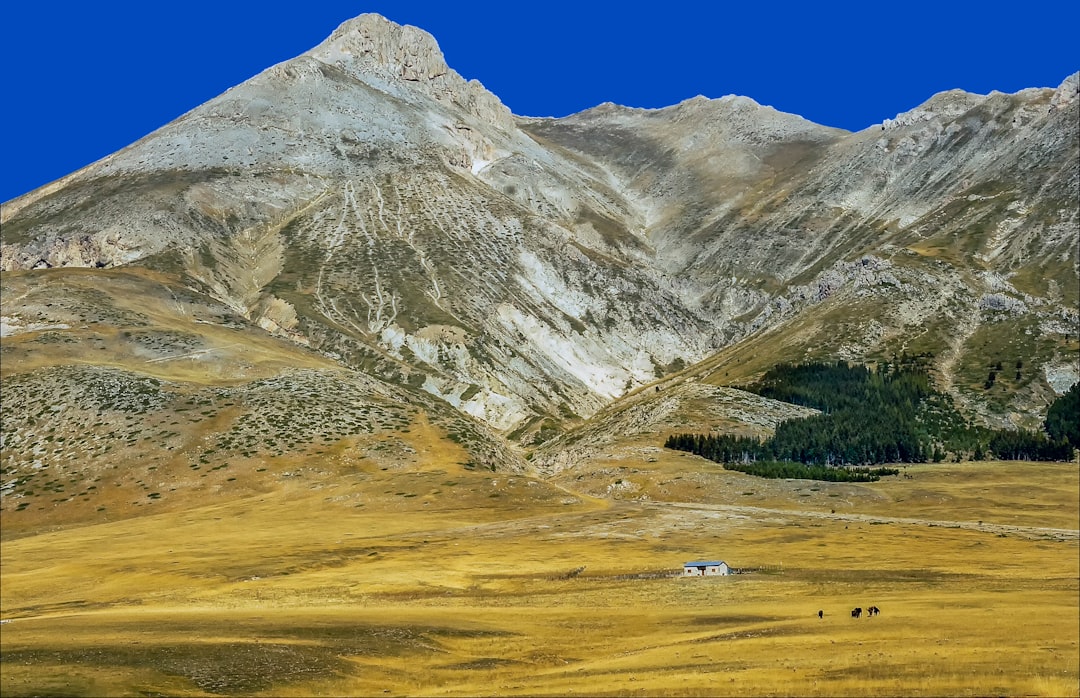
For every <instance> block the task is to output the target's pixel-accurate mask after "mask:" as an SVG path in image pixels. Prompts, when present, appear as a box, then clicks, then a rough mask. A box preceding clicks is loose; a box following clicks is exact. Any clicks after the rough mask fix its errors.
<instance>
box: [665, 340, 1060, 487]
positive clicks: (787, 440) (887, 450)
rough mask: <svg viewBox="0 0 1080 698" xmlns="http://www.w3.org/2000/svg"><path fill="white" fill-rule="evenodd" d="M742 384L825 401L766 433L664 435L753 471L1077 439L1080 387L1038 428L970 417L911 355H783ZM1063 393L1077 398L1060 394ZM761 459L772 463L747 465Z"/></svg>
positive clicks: (769, 393) (1019, 454)
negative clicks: (865, 359) (837, 358)
mask: <svg viewBox="0 0 1080 698" xmlns="http://www.w3.org/2000/svg"><path fill="white" fill-rule="evenodd" d="M747 389H748V390H750V391H752V392H755V393H757V394H759V395H762V396H764V397H769V398H773V399H776V400H782V401H784V402H790V403H794V404H797V405H802V406H804V407H812V408H815V409H818V410H821V414H817V415H814V416H811V417H806V418H802V419H793V420H787V421H784V422H781V423H780V424H779V425H777V427H776V431H775V433H774V434H773V436H771V437H769V438H767V439H758V438H755V437H747V436H735V435H731V434H673V435H672V436H670V437H669V438H668V440H667V442H666V443H665V444H664V445H665V446H666V447H667V448H672V449H676V450H681V451H688V452H691V453H695V454H697V455H700V456H703V457H705V458H708V459H710V460H713V461H716V462H719V463H724V464H725V467H728V466H731V467H732V469H740V470H741V469H743V468H749V467H752V468H753V469H756V470H758V471H761V472H760V473H759V472H754V473H752V474H763V475H764V473H765V471H769V472H780V471H782V470H784V468H782V467H780V466H781V465H785V464H786V465H785V467H788V472H795V471H797V470H798V469H797V468H794V464H802V465H803V466H813V467H814V468H823V469H825V471H823V472H824V474H827V475H828V477H824V476H823V472H819V471H818V470H805V471H801V472H812V473H814V475H813V476H809V475H772V476H773V477H809V479H830V478H833V477H838V478H842V477H845V476H844V475H834V474H832V473H829V472H828V471H829V470H835V469H837V468H840V469H845V468H851V467H852V466H867V465H879V464H882V463H925V462H928V461H934V462H940V461H942V460H944V459H945V458H946V457H947V456H948V455H949V454H950V453H951V454H952V455H953V456H954V458H955V460H957V461H959V460H961V459H962V458H967V457H970V458H972V459H975V460H982V459H984V458H987V457H991V456H992V457H995V458H997V459H999V460H1058V461H1061V460H1070V459H1071V458H1072V457H1073V445H1074V444H1073V443H1071V442H1070V441H1069V438H1068V433H1069V432H1068V428H1069V427H1073V426H1075V424H1076V423H1077V407H1076V404H1075V402H1076V400H1077V398H1076V397H1069V396H1070V393H1072V394H1073V395H1077V396H1080V390H1077V391H1076V392H1074V391H1070V393H1067V394H1066V396H1063V398H1062V400H1059V401H1057V402H1055V404H1054V405H1053V406H1051V409H1050V411H1049V413H1048V417H1047V423H1046V432H1045V433H1044V432H1041V431H1030V430H1023V429H1019V430H1016V429H1002V430H991V429H987V428H985V427H979V426H976V425H972V424H970V423H969V422H968V421H967V420H966V419H965V418H964V417H963V415H962V414H960V412H959V411H958V410H957V409H956V408H955V406H954V405H953V402H952V399H951V398H950V397H949V396H948V395H946V394H944V393H940V392H938V391H937V390H935V389H934V387H933V383H932V380H931V378H930V375H929V373H928V371H927V369H926V367H925V366H924V365H923V364H922V362H920V361H919V360H917V359H915V358H908V357H903V358H902V359H900V360H894V361H893V362H891V363H890V362H886V363H883V364H881V365H880V366H879V367H878V368H877V370H872V369H871V368H869V367H867V366H859V365H855V366H850V365H848V364H847V363H845V362H835V363H807V364H779V365H777V366H775V367H773V368H772V369H770V370H769V371H767V372H766V373H765V375H764V376H763V377H762V378H761V380H760V381H759V382H758V383H756V384H754V385H751V386H748V388H747ZM1066 398H1068V399H1069V400H1073V402H1072V403H1070V402H1067V401H1065V402H1063V400H1065V399H1066ZM1059 404H1063V405H1064V406H1062V407H1058V405H1059ZM1070 405H1072V406H1071V407H1070ZM1070 410H1071V411H1070ZM1051 418H1052V419H1051ZM1051 424H1053V425H1054V427H1053V429H1054V430H1051ZM1078 429H1080V427H1078ZM757 463H769V464H770V465H768V466H761V467H759V466H756V465H753V464H757ZM744 472H749V471H748V470H744ZM765 476H769V475H765Z"/></svg>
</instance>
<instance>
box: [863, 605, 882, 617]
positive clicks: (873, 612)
mask: <svg viewBox="0 0 1080 698" xmlns="http://www.w3.org/2000/svg"><path fill="white" fill-rule="evenodd" d="M879 613H881V609H880V608H878V607H877V606H871V607H870V608H868V609H866V614H867V615H870V616H876V615H877V614H879Z"/></svg>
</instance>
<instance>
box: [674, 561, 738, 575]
mask: <svg viewBox="0 0 1080 698" xmlns="http://www.w3.org/2000/svg"><path fill="white" fill-rule="evenodd" d="M727 574H731V568H730V567H728V566H727V565H726V564H724V565H709V566H708V567H706V568H705V570H704V571H702V570H701V569H699V568H697V567H683V576H686V577H701V576H706V577H714V576H720V575H727Z"/></svg>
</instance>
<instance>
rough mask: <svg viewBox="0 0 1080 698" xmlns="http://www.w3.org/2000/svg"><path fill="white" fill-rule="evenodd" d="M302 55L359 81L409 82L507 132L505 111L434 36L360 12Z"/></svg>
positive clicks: (412, 86) (507, 115) (507, 114)
mask: <svg viewBox="0 0 1080 698" xmlns="http://www.w3.org/2000/svg"><path fill="white" fill-rule="evenodd" d="M305 55H308V56H311V57H313V58H316V59H318V60H319V61H322V62H323V63H326V64H328V65H332V66H335V67H337V68H340V69H342V70H343V71H345V72H346V73H347V74H349V75H352V76H354V77H356V78H358V79H360V80H365V81H367V80H370V79H372V78H384V79H387V80H389V81H391V82H397V81H405V82H408V83H411V85H410V87H411V88H414V89H419V90H421V91H423V92H424V93H426V94H428V95H430V96H432V97H435V98H436V99H439V100H442V101H444V102H447V103H451V104H457V105H459V106H461V107H464V108H465V109H467V110H469V111H470V112H472V113H473V114H475V115H477V116H478V117H480V118H481V119H483V120H484V121H486V122H488V123H491V124H493V125H495V126H499V127H501V128H512V121H511V113H510V110H509V109H508V108H507V107H506V106H504V105H503V104H502V102H501V101H499V98H498V97H496V96H495V95H493V94H492V93H490V92H489V91H487V90H486V89H485V88H484V86H483V85H482V84H480V82H479V81H477V80H465V79H464V78H463V77H461V76H460V75H458V73H456V72H455V71H454V70H452V69H451V68H450V67H449V66H448V65H447V64H446V59H445V58H444V57H443V54H442V51H441V50H440V48H439V44H438V42H437V41H436V40H435V37H433V36H432V35H431V34H429V33H428V32H426V31H424V30H423V29H419V28H417V27H414V26H411V25H400V24H396V23H395V22H392V21H390V20H388V19H386V18H385V17H383V16H382V15H378V14H363V15H360V16H359V17H356V18H354V19H350V20H348V21H346V22H344V23H342V25H341V26H339V27H338V28H337V29H335V30H334V32H333V33H332V34H331V35H330V36H329V37H328V38H327V39H326V40H325V41H323V42H322V43H321V44H319V45H318V46H316V47H315V48H313V49H311V50H310V51H308V52H307V53H306V54H305Z"/></svg>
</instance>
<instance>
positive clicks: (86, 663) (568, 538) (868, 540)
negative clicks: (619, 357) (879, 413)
mask: <svg viewBox="0 0 1080 698" xmlns="http://www.w3.org/2000/svg"><path fill="white" fill-rule="evenodd" d="M410 437H411V438H412V439H413V444H414V446H415V448H416V451H417V455H416V458H417V464H416V467H413V468H400V469H388V470H382V469H380V468H367V469H365V468H351V469H347V470H343V471H340V472H335V473H334V474H333V477H325V478H321V479H319V478H315V477H308V478H304V477H300V478H297V477H292V478H283V479H279V480H276V481H275V482H276V483H277V484H275V485H274V487H272V488H264V490H265V491H261V492H258V493H256V494H248V495H244V496H243V497H240V498H236V499H232V500H223V499H220V498H217V499H213V500H204V501H198V500H193V501H191V502H190V503H189V506H187V507H185V508H177V507H175V506H174V507H172V508H170V509H168V510H166V509H162V510H161V511H160V513H155V514H148V515H143V516H139V517H136V518H127V519H123V520H119V521H111V522H102V523H95V524H91V525H71V526H68V527H62V528H55V529H53V530H45V529H44V528H43V527H39V528H38V530H36V531H30V530H28V529H27V528H25V527H20V528H19V530H14V529H10V528H8V523H9V522H10V521H13V518H12V517H8V516H7V515H5V521H4V525H5V528H6V529H7V530H5V532H4V534H5V535H4V538H3V542H2V546H3V549H2V567H0V571H2V582H3V583H2V585H0V603H2V618H3V620H4V624H3V625H2V626H0V630H2V633H0V650H2V652H0V658H2V662H0V670H2V673H0V691H2V693H3V695H4V696H19V695H136V694H139V695H152V694H169V695H182V696H198V695H320V694H321V695H380V696H382V695H402V694H408V695H573V694H585V695H605V694H619V695H658V696H663V695H709V696H712V695H800V696H802V695H826V696H846V695H851V696H856V695H857V696H863V695H915V696H918V695H926V696H940V695H990V694H994V695H1048V696H1065V695H1076V694H1077V693H1078V692H1080V647H1078V641H1080V615H1078V609H1080V586H1078V575H1080V549H1078V535H1080V534H1078V532H1077V529H1080V504H1078V500H1080V474H1078V468H1077V465H1076V464H1075V463H1072V464H1032V463H985V464H959V465H958V464H948V465H945V464H942V465H933V466H931V465H925V466H913V467H911V468H909V469H908V475H910V477H901V478H893V479H887V480H882V481H881V482H878V483H873V484H866V485H854V484H846V483H813V482H808V481H799V480H792V481H782V480H780V481H776V480H772V481H768V480H761V479H758V478H753V477H751V476H747V475H742V474H740V473H731V472H725V471H723V470H721V469H719V468H718V467H717V466H716V465H715V464H711V463H707V462H705V461H703V460H701V459H698V458H695V457H692V456H689V455H687V454H682V453H673V452H666V451H665V452H660V453H658V454H656V455H655V456H653V457H651V458H649V459H642V458H638V459H636V460H634V459H630V458H621V459H620V458H614V457H613V458H612V459H611V460H610V461H609V462H602V461H601V462H598V463H594V464H591V465H590V466H589V467H588V468H582V469H581V470H580V471H578V470H571V471H564V472H563V473H562V474H561V475H560V476H559V477H557V478H553V479H549V480H541V479H537V478H533V477H528V476H524V475H514V474H507V473H491V472H487V473H480V472H473V471H467V470H465V469H464V468H463V467H462V466H461V465H459V463H461V462H463V459H462V454H461V453H458V452H456V451H455V448H456V446H454V445H453V444H451V443H449V442H447V441H446V440H445V439H442V438H441V436H440V435H439V434H438V433H436V431H435V430H434V429H433V428H432V427H430V425H426V424H423V423H421V424H417V425H414V426H413V427H412V428H411V429H410ZM579 476H580V477H579ZM700 558H717V559H724V560H726V561H727V562H728V563H729V564H731V565H732V566H734V567H737V568H744V569H745V570H747V572H748V573H746V574H739V575H733V576H730V577H725V578H709V579H706V578H697V579H694V578H680V577H667V576H663V575H664V574H665V573H667V572H678V570H679V569H680V566H681V564H682V563H683V562H684V561H686V560H690V559H700ZM581 568H584V569H581ZM871 605H875V606H878V607H879V608H880V609H881V613H880V615H877V616H874V617H870V618H868V617H865V616H864V617H863V618H860V619H854V618H852V617H851V616H850V613H849V612H850V610H851V609H852V608H853V607H855V606H862V607H864V608H865V607H868V606H871ZM819 610H821V611H824V618H821V619H819V618H818V615H817V613H818V611H819Z"/></svg>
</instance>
